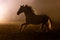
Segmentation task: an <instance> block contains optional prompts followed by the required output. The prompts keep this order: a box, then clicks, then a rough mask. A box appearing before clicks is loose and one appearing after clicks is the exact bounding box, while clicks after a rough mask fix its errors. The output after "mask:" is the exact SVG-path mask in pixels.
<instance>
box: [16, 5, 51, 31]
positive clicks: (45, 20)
mask: <svg viewBox="0 0 60 40" xmlns="http://www.w3.org/2000/svg"><path fill="white" fill-rule="evenodd" d="M22 12H24V13H25V16H26V23H24V24H22V25H21V30H22V26H23V25H25V28H26V27H27V25H28V24H34V25H37V24H41V23H42V28H41V29H43V28H44V25H46V26H47V28H48V30H51V24H52V21H51V19H50V17H49V16H47V15H45V14H41V15H35V13H34V11H33V9H32V8H31V7H30V6H28V5H25V6H24V5H23V6H21V7H20V9H19V10H18V12H17V15H19V14H20V13H22Z"/></svg>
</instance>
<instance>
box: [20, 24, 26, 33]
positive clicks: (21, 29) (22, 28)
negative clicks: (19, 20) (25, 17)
mask: <svg viewBox="0 0 60 40" xmlns="http://www.w3.org/2000/svg"><path fill="white" fill-rule="evenodd" d="M24 25H25V26H24ZM23 26H24V27H23ZM26 27H27V23H24V24H22V25H21V28H20V31H21V32H22V31H23V30H24V29H25V28H26Z"/></svg>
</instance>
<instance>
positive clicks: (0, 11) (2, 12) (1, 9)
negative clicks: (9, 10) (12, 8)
mask: <svg viewBox="0 0 60 40" xmlns="http://www.w3.org/2000/svg"><path fill="white" fill-rule="evenodd" d="M5 13H6V10H5V8H4V6H2V5H1V6H0V20H2V19H4V18H5Z"/></svg>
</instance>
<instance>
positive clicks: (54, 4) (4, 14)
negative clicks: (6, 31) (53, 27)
mask: <svg viewBox="0 0 60 40" xmlns="http://www.w3.org/2000/svg"><path fill="white" fill-rule="evenodd" d="M26 4H27V5H30V6H32V8H33V10H34V11H35V14H36V15H40V14H41V13H42V12H43V13H45V14H47V15H48V16H50V17H51V19H52V20H53V21H55V22H60V0H0V23H4V22H5V23H7V22H17V21H22V22H25V15H24V14H23V13H22V14H20V15H19V16H18V15H17V11H18V9H19V7H20V6H21V5H26ZM6 21H7V22H6Z"/></svg>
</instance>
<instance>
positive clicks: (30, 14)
mask: <svg viewBox="0 0 60 40" xmlns="http://www.w3.org/2000/svg"><path fill="white" fill-rule="evenodd" d="M25 16H26V17H32V16H35V14H34V13H33V12H32V13H30V12H29V13H26V12H25Z"/></svg>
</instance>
